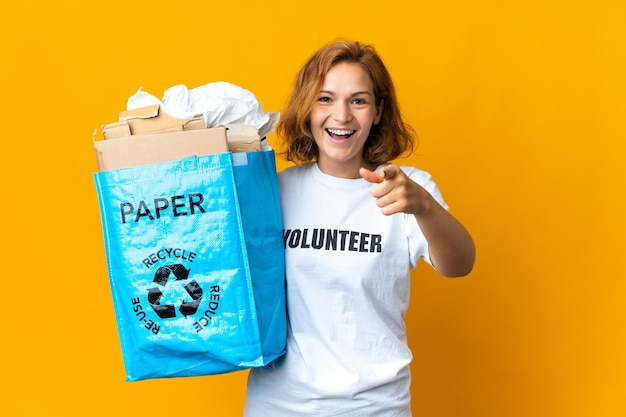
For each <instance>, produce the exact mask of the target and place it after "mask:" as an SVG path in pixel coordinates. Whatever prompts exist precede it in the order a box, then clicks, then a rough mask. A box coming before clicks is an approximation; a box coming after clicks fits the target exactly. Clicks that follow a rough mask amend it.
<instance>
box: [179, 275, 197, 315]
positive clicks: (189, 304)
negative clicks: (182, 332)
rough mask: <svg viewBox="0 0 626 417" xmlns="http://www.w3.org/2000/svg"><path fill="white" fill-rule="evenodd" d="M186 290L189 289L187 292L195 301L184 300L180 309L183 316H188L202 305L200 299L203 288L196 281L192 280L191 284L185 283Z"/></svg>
mask: <svg viewBox="0 0 626 417" xmlns="http://www.w3.org/2000/svg"><path fill="white" fill-rule="evenodd" d="M185 290H187V294H189V295H190V296H191V298H192V299H193V301H185V302H183V303H182V304H181V306H180V309H179V311H180V312H181V314H182V315H183V316H185V317H187V316H191V315H192V314H195V313H196V311H198V306H199V305H200V300H201V299H202V288H200V286H199V285H198V283H197V282H196V281H193V280H192V281H190V282H189V284H187V285H185Z"/></svg>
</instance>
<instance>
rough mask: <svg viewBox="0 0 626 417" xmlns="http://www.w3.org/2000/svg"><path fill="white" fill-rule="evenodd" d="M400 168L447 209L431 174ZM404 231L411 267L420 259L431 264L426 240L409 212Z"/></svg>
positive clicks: (415, 169) (409, 168)
mask: <svg viewBox="0 0 626 417" xmlns="http://www.w3.org/2000/svg"><path fill="white" fill-rule="evenodd" d="M402 170H403V171H404V173H405V174H407V175H408V177H409V178H411V179H412V180H413V181H415V182H416V183H418V184H419V185H421V186H422V187H424V189H425V190H426V191H428V193H429V194H430V195H431V196H433V198H434V199H435V200H436V201H437V202H438V203H439V204H441V206H442V207H443V208H445V209H446V210H448V205H447V204H446V203H445V201H444V199H443V196H442V195H441V191H439V187H437V184H435V181H433V178H432V176H431V175H430V174H429V173H428V172H426V171H421V170H419V169H417V168H414V167H402ZM406 232H407V238H408V240H409V257H410V261H411V269H413V268H415V267H416V266H417V263H418V262H419V260H420V259H424V260H425V261H426V262H427V263H428V264H429V265H432V262H431V261H430V257H429V255H428V242H427V241H426V238H425V237H424V235H423V233H422V231H421V230H420V228H419V226H418V225H417V220H416V219H415V216H413V215H411V214H407V215H406Z"/></svg>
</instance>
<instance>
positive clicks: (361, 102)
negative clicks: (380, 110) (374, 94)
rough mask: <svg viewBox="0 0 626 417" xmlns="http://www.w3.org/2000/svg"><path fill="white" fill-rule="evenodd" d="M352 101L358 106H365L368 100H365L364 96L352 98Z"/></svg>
mask: <svg viewBox="0 0 626 417" xmlns="http://www.w3.org/2000/svg"><path fill="white" fill-rule="evenodd" d="M352 102H353V103H354V104H356V105H357V106H363V105H366V104H367V100H365V99H364V98H355V99H354V100H352Z"/></svg>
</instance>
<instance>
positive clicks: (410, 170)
mask: <svg viewBox="0 0 626 417" xmlns="http://www.w3.org/2000/svg"><path fill="white" fill-rule="evenodd" d="M400 169H401V170H402V172H404V173H405V174H406V175H407V177H409V178H411V179H412V180H413V181H415V182H416V183H418V184H420V185H423V184H426V183H430V182H434V181H433V177H432V175H430V173H429V172H427V171H424V170H421V169H419V168H416V167H413V166H408V165H401V166H400Z"/></svg>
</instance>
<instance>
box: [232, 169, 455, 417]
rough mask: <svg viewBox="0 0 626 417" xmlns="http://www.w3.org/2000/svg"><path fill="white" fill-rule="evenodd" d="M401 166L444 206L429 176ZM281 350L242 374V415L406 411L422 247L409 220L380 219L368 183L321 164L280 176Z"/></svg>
mask: <svg viewBox="0 0 626 417" xmlns="http://www.w3.org/2000/svg"><path fill="white" fill-rule="evenodd" d="M402 170H403V171H404V172H405V173H406V174H407V175H408V176H409V177H410V178H411V179H412V180H414V181H415V182H417V183H418V184H420V185H422V186H423V187H424V188H425V189H426V190H427V191H429V192H430V193H431V195H433V197H434V198H435V199H436V200H437V201H439V202H440V204H442V205H443V206H444V207H446V206H445V203H444V202H443V199H442V197H441V194H440V192H439V190H438V188H437V186H436V185H435V183H434V182H433V181H432V179H431V177H430V175H429V174H428V173H426V172H424V171H420V170H418V169H416V168H413V167H402ZM279 185H280V194H281V204H282V209H283V227H284V238H285V249H286V255H285V256H286V267H287V272H286V275H287V308H288V318H289V326H288V336H287V353H286V355H285V356H283V357H281V358H279V359H277V360H275V361H274V362H273V363H271V364H269V365H268V366H266V367H265V368H260V369H253V370H252V371H250V377H249V379H248V390H247V396H246V408H245V412H244V415H245V416H246V417H283V416H284V417H296V416H315V417H326V416H354V417H367V416H371V417H392V416H393V417H398V416H402V417H406V416H410V415H411V411H410V390H409V388H410V372H409V363H410V362H411V359H412V355H411V352H410V350H409V348H408V346H407V340H406V328H405V324H404V315H405V313H406V311H407V308H408V303H409V278H410V275H409V273H410V271H411V269H412V268H414V267H415V266H416V264H417V262H418V260H419V259H420V258H424V259H426V260H427V261H428V245H427V242H426V239H425V238H424V236H423V235H422V233H421V231H420V229H419V227H418V225H417V221H416V219H415V217H414V216H413V215H407V214H403V213H400V214H395V215H392V216H385V215H383V214H382V213H381V210H380V208H379V207H377V206H376V203H375V199H374V198H373V197H372V195H371V193H370V190H371V188H372V187H373V186H374V184H370V183H368V182H367V181H365V180H364V179H343V178H336V177H332V176H329V175H326V174H324V173H322V172H321V171H320V170H319V168H318V166H317V164H314V163H313V164H307V165H302V166H296V167H292V168H288V169H286V170H284V171H283V172H281V173H280V174H279Z"/></svg>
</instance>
